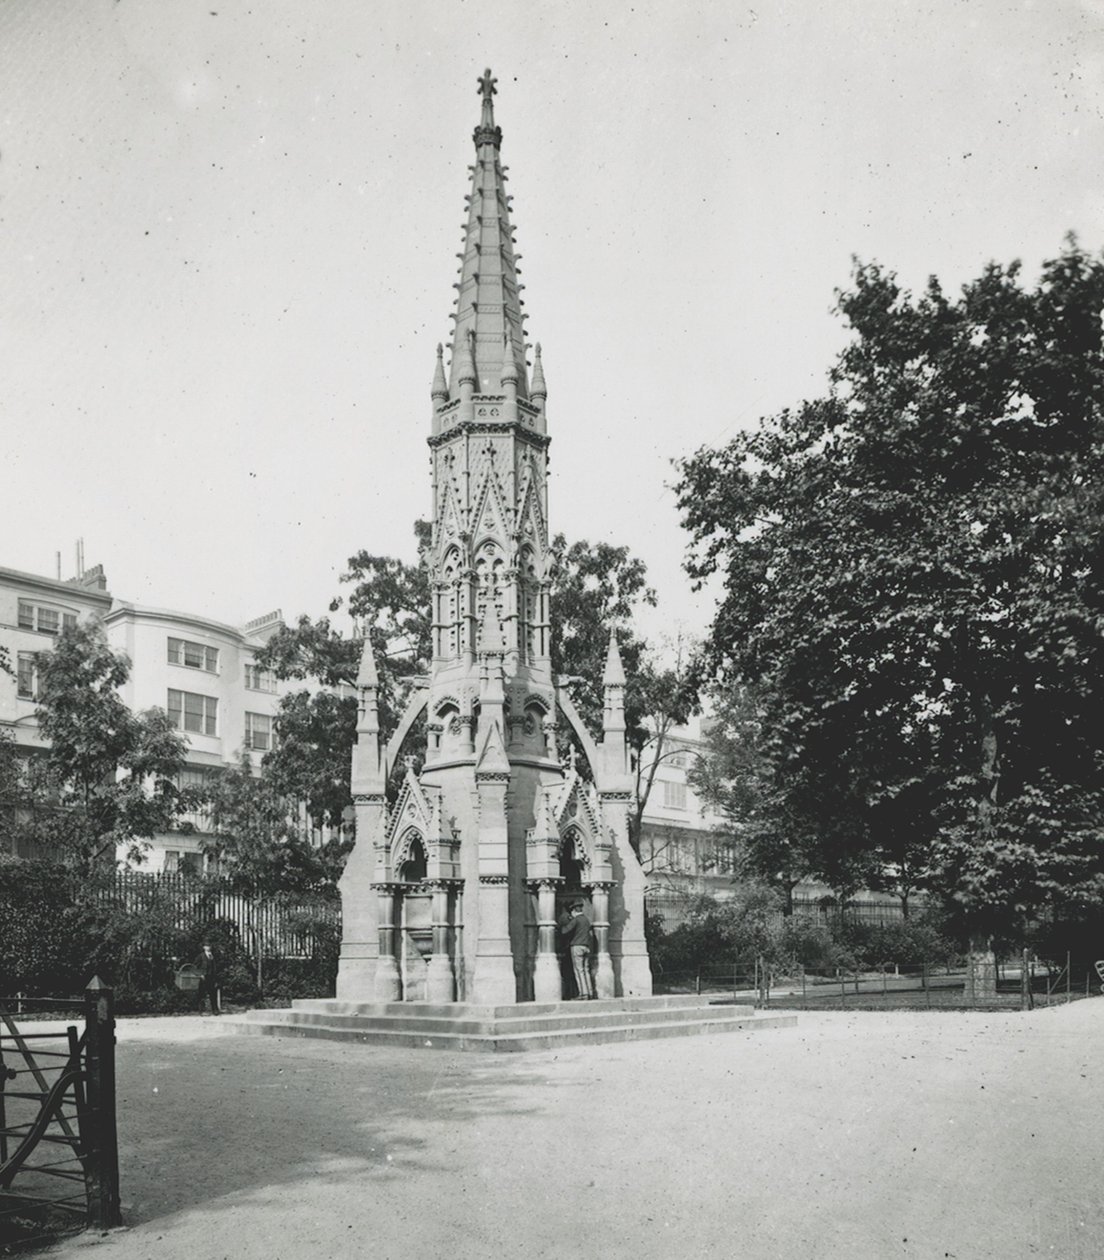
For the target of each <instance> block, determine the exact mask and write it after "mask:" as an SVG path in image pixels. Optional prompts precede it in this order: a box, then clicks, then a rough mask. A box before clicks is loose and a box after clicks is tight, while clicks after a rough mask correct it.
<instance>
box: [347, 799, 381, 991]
mask: <svg viewBox="0 0 1104 1260" xmlns="http://www.w3.org/2000/svg"><path fill="white" fill-rule="evenodd" d="M353 804H354V808H355V810H356V844H355V845H354V847H353V851H352V853H350V854H349V858H348V861H347V862H346V863H345V870H344V871H343V872H342V875H341V880H340V883H339V885H338V887H339V888H340V889H341V929H342V937H341V957H340V959H339V961H338V964H337V997H338V999H339V1000H340V1001H342V1002H371V1001H372V1000H373V996H374V994H375V985H376V966H377V964H378V959H379V923H378V918H377V915H378V899H377V897H376V894H375V892H374V891H373V887H374V885H373V880H374V879H375V878H376V877H377V875H376V869H377V856H376V840H377V837H379V836H381V835H383V834H384V829H385V828H386V826H387V806H386V803H385V801H384V797H383V794H382V792H380V793H357V794H356V795H355V796H354V797H353Z"/></svg>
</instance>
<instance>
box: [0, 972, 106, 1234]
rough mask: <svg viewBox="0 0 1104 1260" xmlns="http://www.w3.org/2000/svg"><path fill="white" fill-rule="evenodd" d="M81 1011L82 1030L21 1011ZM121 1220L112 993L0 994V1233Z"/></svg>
mask: <svg viewBox="0 0 1104 1260" xmlns="http://www.w3.org/2000/svg"><path fill="white" fill-rule="evenodd" d="M73 1009H83V1017H84V1020H83V1022H84V1029H83V1031H82V1032H81V1033H80V1034H79V1035H78V1032H77V1025H75V1024H70V1025H68V1026H66V1027H64V1028H61V1029H56V1028H49V1027H47V1026H45V1025H44V1024H43V1023H42V1022H40V1021H39V1020H35V1019H27V1018H26V1015H27V1014H28V1013H30V1012H35V1013H37V1014H39V1015H46V1014H49V1013H51V1012H54V1011H66V1010H73ZM64 1219H68V1220H70V1221H72V1222H73V1223H78V1222H79V1223H86V1224H88V1225H91V1226H95V1227H97V1228H101V1229H107V1228H110V1227H112V1226H115V1225H119V1224H120V1223H121V1217H120V1213H119V1147H118V1137H117V1131H116V1117H115V1011H114V1001H113V995H112V991H111V990H110V989H109V988H107V987H106V986H105V985H103V984H102V983H101V982H100V980H99V979H98V978H97V979H93V980H92V982H91V983H90V984H89V986H88V988H87V990H86V991H85V993H84V997H83V999H81V998H77V999H75V1000H74V999H59V998H33V999H30V998H22V999H13V998H4V997H0V1238H3V1237H5V1235H7V1236H9V1237H14V1236H16V1235H17V1234H18V1233H26V1232H27V1231H31V1232H32V1233H33V1232H34V1230H35V1228H36V1227H37V1228H39V1229H40V1231H41V1232H49V1231H50V1230H51V1229H55V1228H57V1227H58V1224H59V1222H60V1221H62V1220H64Z"/></svg>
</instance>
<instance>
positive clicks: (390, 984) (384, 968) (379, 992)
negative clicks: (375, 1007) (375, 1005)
mask: <svg viewBox="0 0 1104 1260" xmlns="http://www.w3.org/2000/svg"><path fill="white" fill-rule="evenodd" d="M373 1000H374V1001H376V1002H401V1001H402V979H401V977H400V976H399V968H398V964H397V963H396V962H395V960H394V958H393V957H392V956H391V955H390V954H381V955H380V957H379V961H378V962H377V963H376V982H375V988H374V993H373Z"/></svg>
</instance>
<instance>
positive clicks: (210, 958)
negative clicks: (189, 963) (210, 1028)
mask: <svg viewBox="0 0 1104 1260" xmlns="http://www.w3.org/2000/svg"><path fill="white" fill-rule="evenodd" d="M194 966H195V969H196V970H197V971H198V972H199V989H198V990H197V993H198V994H199V1013H200V1014H201V1015H202V1014H203V1002H204V1000H205V999H206V1000H207V1001H209V1002H210V1003H211V1014H212V1015H221V1014H222V1012H221V1011H220V1010H219V968H218V957H217V956H216V954H215V951H214V948H213V946H212V945H211V942H210V941H204V942H203V948H202V949H200V951H199V953H198V954H197V955H196V960H195V963H194Z"/></svg>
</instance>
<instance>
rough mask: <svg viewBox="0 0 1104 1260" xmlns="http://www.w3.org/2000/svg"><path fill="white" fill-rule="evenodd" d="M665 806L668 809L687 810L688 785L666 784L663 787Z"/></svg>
mask: <svg viewBox="0 0 1104 1260" xmlns="http://www.w3.org/2000/svg"><path fill="white" fill-rule="evenodd" d="M663 804H664V807H665V808H666V809H685V808H686V784H685V783H671V782H670V781H668V782H665V783H664V785H663Z"/></svg>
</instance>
